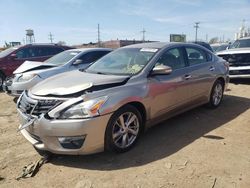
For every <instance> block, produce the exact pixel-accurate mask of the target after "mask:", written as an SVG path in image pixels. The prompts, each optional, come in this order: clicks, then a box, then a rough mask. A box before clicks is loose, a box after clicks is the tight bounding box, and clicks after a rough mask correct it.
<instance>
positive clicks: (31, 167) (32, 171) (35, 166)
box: [16, 155, 51, 180]
mask: <svg viewBox="0 0 250 188" xmlns="http://www.w3.org/2000/svg"><path fill="white" fill-rule="evenodd" d="M50 159H51V156H50V155H45V156H43V157H42V158H41V159H39V160H38V161H36V162H35V163H34V162H33V163H30V164H28V165H26V166H24V167H23V171H22V173H21V175H20V176H18V177H17V178H16V180H20V179H22V178H30V177H34V176H35V175H36V174H37V172H38V171H39V169H40V168H41V166H42V165H43V164H45V163H47V162H49V160H50Z"/></svg>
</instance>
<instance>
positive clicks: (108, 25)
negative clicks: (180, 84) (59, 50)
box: [0, 0, 250, 46]
mask: <svg viewBox="0 0 250 188" xmlns="http://www.w3.org/2000/svg"><path fill="white" fill-rule="evenodd" d="M0 15H1V17H0V46H2V45H3V44H4V42H5V41H7V42H10V41H20V42H22V41H23V39H24V38H25V30H26V29H29V28H31V29H33V30H34V32H35V38H36V42H49V40H48V34H49V32H51V33H52V34H53V35H54V42H58V41H65V42H66V43H67V44H69V45H71V44H81V43H87V42H91V41H92V42H96V41H97V24H98V23H100V28H101V40H102V41H105V40H110V39H117V38H119V39H139V40H140V39H142V33H141V32H140V31H141V30H142V29H143V28H145V30H146V34H145V35H146V40H159V41H169V34H171V33H177V34H181V33H183V34H186V35H187V39H188V40H194V37H195V29H194V27H193V26H194V22H197V21H199V22H201V23H200V28H199V31H198V38H199V39H203V40H205V39H206V34H207V35H208V38H209V39H210V38H212V37H216V36H217V37H221V38H222V37H223V35H224V38H225V39H228V38H231V39H233V38H234V33H235V32H237V31H238V29H239V27H240V25H241V22H242V20H243V19H246V25H247V26H250V0H151V1H150V0H0Z"/></svg>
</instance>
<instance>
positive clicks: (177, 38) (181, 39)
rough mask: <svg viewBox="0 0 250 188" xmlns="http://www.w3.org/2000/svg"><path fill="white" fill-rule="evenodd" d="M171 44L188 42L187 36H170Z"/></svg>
mask: <svg viewBox="0 0 250 188" xmlns="http://www.w3.org/2000/svg"><path fill="white" fill-rule="evenodd" d="M170 42H186V35H183V34H170Z"/></svg>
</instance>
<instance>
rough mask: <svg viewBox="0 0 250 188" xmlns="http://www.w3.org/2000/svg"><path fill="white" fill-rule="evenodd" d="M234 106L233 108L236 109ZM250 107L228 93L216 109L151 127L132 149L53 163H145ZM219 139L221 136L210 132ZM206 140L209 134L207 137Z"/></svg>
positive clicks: (92, 166) (107, 166)
mask: <svg viewBox="0 0 250 188" xmlns="http://www.w3.org/2000/svg"><path fill="white" fill-rule="evenodd" d="M232 108H233V109H232ZM249 108H250V99H247V98H242V97H237V96H230V95H225V97H224V100H223V103H222V104H221V106H220V107H219V108H217V109H215V110H210V109H207V108H205V107H203V106H202V107H199V108H196V109H193V110H191V111H188V112H185V113H183V114H181V115H179V116H176V117H174V118H172V119H169V120H167V121H164V122H162V123H160V124H159V125H157V126H154V127H152V128H151V129H149V130H148V131H147V132H146V133H145V134H143V135H142V137H141V139H140V141H139V142H138V143H137V144H136V146H135V147H134V148H133V149H132V150H130V151H129V152H126V153H122V154H115V153H110V152H103V153H99V154H94V155H88V156H57V157H55V158H52V160H51V163H52V164H54V165H62V166H68V167H75V168H83V169H89V170H103V171H107V170H118V169H125V168H129V167H136V166H141V165H145V164H148V163H151V162H154V161H157V160H160V159H162V158H165V157H168V156H170V155H172V154H174V153H176V152H178V151H179V150H181V149H182V148H184V147H185V146H187V145H189V144H190V143H192V142H194V141H195V140H196V139H199V138H200V137H204V136H205V135H206V134H207V133H209V132H210V131H212V130H214V129H216V128H218V127H220V126H222V125H224V124H225V123H227V122H229V121H231V120H233V119H235V118H236V117H237V116H239V115H241V114H242V113H244V112H245V111H246V110H248V109H249ZM207 138H210V139H211V138H218V139H217V140H219V138H222V139H223V137H220V135H213V136H211V134H210V135H208V136H207ZM205 139H206V136H205Z"/></svg>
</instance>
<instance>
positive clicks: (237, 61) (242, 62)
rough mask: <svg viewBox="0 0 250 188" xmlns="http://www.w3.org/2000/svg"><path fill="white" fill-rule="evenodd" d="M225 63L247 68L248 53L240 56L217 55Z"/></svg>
mask: <svg viewBox="0 0 250 188" xmlns="http://www.w3.org/2000/svg"><path fill="white" fill-rule="evenodd" d="M219 56H220V57H222V58H223V59H225V60H226V61H228V63H229V65H230V66H232V67H233V66H236V67H237V66H248V65H250V53H242V54H225V55H219Z"/></svg>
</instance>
